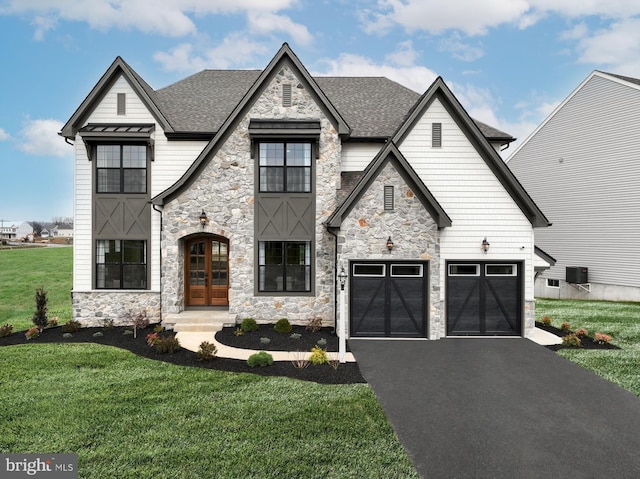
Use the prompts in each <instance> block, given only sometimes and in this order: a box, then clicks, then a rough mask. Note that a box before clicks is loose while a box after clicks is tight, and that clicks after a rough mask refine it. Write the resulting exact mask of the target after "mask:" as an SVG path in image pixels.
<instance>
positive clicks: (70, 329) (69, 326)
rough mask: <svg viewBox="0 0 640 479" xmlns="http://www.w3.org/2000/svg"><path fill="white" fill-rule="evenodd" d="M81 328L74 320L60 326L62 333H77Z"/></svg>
mask: <svg viewBox="0 0 640 479" xmlns="http://www.w3.org/2000/svg"><path fill="white" fill-rule="evenodd" d="M81 327H82V325H81V324H80V322H79V321H76V320H75V319H70V320H69V321H67V322H66V323H64V324H63V325H62V332H63V333H77V332H78V331H80V328H81Z"/></svg>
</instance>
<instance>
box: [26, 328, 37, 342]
mask: <svg viewBox="0 0 640 479" xmlns="http://www.w3.org/2000/svg"><path fill="white" fill-rule="evenodd" d="M24 335H25V336H26V338H27V339H33V338H37V337H38V336H40V328H38V327H37V326H33V327H32V328H29V329H27V332H26V333H24Z"/></svg>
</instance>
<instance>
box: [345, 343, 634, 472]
mask: <svg viewBox="0 0 640 479" xmlns="http://www.w3.org/2000/svg"><path fill="white" fill-rule="evenodd" d="M349 347H350V348H351V350H352V351H353V353H354V356H355V358H356V359H357V361H358V365H359V367H360V371H361V372H362V374H363V376H364V378H365V379H366V380H367V382H368V383H369V384H370V385H371V386H372V388H373V390H374V391H375V394H376V396H377V397H378V400H379V401H380V404H381V405H382V407H383V409H384V411H385V413H386V415H387V418H388V419H389V421H390V422H391V424H392V426H393V428H394V430H395V432H396V434H397V435H398V438H399V439H400V441H401V443H402V444H403V445H404V447H405V449H406V450H407V451H408V453H409V456H410V457H411V459H412V461H413V463H414V465H415V466H416V468H417V470H418V472H419V473H420V474H421V475H422V477H424V478H425V479H426V478H428V479H439V478H447V479H449V478H488V479H489V478H490V479H494V478H508V479H512V478H518V479H528V478H536V479H537V478H545V479H546V478H554V479H555V478H562V479H572V478H616V479H620V478H630V479H631V478H638V477H640V398H638V397H636V396H635V395H633V394H631V393H629V392H628V391H625V390H623V389H621V388H619V387H618V386H616V385H614V384H612V383H610V382H608V381H606V380H604V379H602V378H600V377H598V376H596V375H595V374H593V373H591V372H589V371H587V370H585V369H583V368H581V367H580V366H578V365H576V364H574V363H572V362H570V361H568V360H566V359H564V358H562V357H561V356H559V355H558V354H556V353H554V352H552V351H550V350H548V349H547V348H544V347H542V346H540V345H538V344H536V343H534V342H532V341H529V340H526V339H522V338H513V339H503V338H499V339H491V338H486V339H485V338H482V339H473V338H470V339H457V338H447V339H441V340H438V341H394V340H384V341H381V340H367V339H351V340H350V341H349Z"/></svg>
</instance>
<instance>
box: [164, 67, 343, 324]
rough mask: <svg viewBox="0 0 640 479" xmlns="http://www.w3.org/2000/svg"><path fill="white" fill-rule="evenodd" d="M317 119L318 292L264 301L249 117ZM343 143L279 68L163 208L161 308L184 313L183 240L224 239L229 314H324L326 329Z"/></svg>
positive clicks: (294, 318) (265, 317)
mask: <svg viewBox="0 0 640 479" xmlns="http://www.w3.org/2000/svg"><path fill="white" fill-rule="evenodd" d="M283 83H291V84H292V85H297V87H296V88H295V89H292V92H291V96H292V101H291V107H283V106H282V98H281V96H282V87H281V85H282V84H283ZM252 118H253V119H258V118H266V119H316V120H320V124H321V133H320V142H319V144H320V154H319V158H318V159H317V160H315V161H316V164H315V178H314V180H315V182H314V190H315V194H316V221H315V228H316V231H315V240H314V248H315V265H314V267H315V278H316V281H315V291H314V294H313V295H312V296H282V295H280V296H277V297H274V296H263V295H259V296H258V295H256V294H255V289H254V285H255V281H256V269H255V265H254V258H255V248H256V247H257V245H256V238H255V232H254V207H255V206H254V201H255V198H254V195H255V186H254V183H255V176H256V168H255V166H256V161H257V159H256V158H251V151H250V146H251V144H250V137H249V130H248V128H249V121H250V119H252ZM340 151H341V148H340V139H339V137H338V134H337V132H336V130H335V128H334V127H333V125H332V124H331V122H330V121H329V119H328V118H326V117H325V116H324V113H323V111H322V109H321V108H319V107H318V105H317V104H316V103H315V100H314V98H313V97H312V95H310V94H309V92H308V91H307V90H306V89H305V88H304V86H303V85H302V83H301V82H300V81H299V80H298V79H297V78H296V76H295V75H294V73H293V71H292V70H291V69H290V68H289V67H288V66H285V67H283V68H282V69H281V70H280V71H279V72H278V74H277V75H275V77H274V78H273V79H272V81H271V83H270V84H268V85H267V86H266V88H265V90H264V91H263V93H262V94H261V95H260V97H259V98H257V100H256V102H255V103H254V105H253V106H251V108H250V109H249V111H248V112H247V113H246V115H245V116H244V117H243V118H241V119H240V120H239V123H238V124H237V125H236V127H235V128H234V129H233V131H231V132H230V134H229V136H228V138H227V139H226V140H225V141H224V142H223V143H221V144H220V145H218V146H217V149H216V150H215V151H214V152H213V156H212V157H211V158H210V159H209V160H208V162H207V163H206V164H205V165H204V167H203V168H202V171H201V172H200V173H199V175H198V177H197V178H194V179H193V181H192V182H191V184H190V186H189V189H188V190H186V191H184V192H182V193H181V194H180V195H178V196H177V197H176V198H175V199H173V200H172V201H171V202H169V203H168V204H167V205H165V207H164V210H163V225H164V229H163V232H162V241H161V249H162V276H163V279H162V301H163V310H164V311H165V312H168V313H177V312H180V311H181V310H183V309H184V241H185V239H187V238H189V237H190V236H194V235H202V234H209V235H219V236H223V237H225V238H227V239H228V240H229V271H230V289H229V314H230V315H231V316H232V317H235V319H236V321H241V320H242V319H243V318H245V317H252V318H254V319H256V320H257V321H267V322H271V321H273V322H275V321H277V320H278V319H280V318H283V317H286V318H287V319H289V321H291V322H292V323H296V322H297V323H304V322H306V321H307V320H308V319H310V318H313V317H321V318H322V320H323V322H324V323H325V324H327V325H332V324H333V322H334V299H333V298H334V285H333V276H334V275H333V255H334V246H333V237H332V236H331V235H329V234H328V233H327V232H326V230H325V228H324V226H323V222H324V221H325V220H326V219H327V218H328V216H329V215H330V214H331V212H332V211H333V210H334V209H335V208H336V204H337V200H336V194H337V193H336V178H339V174H338V172H339V166H340ZM202 209H204V210H205V211H206V212H207V215H208V217H209V223H208V224H207V225H206V226H205V227H204V228H203V227H202V226H201V225H200V223H199V221H198V215H199V212H200V211H202Z"/></svg>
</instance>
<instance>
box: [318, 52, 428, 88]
mask: <svg viewBox="0 0 640 479" xmlns="http://www.w3.org/2000/svg"><path fill="white" fill-rule="evenodd" d="M321 62H322V63H323V64H325V65H326V66H327V68H326V69H325V71H323V72H315V73H312V74H313V75H319V76H322V75H330V76H365V77H366V76H384V77H387V78H389V79H391V80H393V81H396V82H398V83H400V84H401V85H404V86H406V87H407V88H411V89H412V90H414V91H416V92H418V93H423V92H424V91H425V90H426V89H427V88H428V87H429V85H431V83H433V81H434V80H435V79H436V77H437V76H438V75H436V73H434V72H433V71H432V70H429V69H428V68H426V67H423V66H419V65H405V66H392V65H384V64H382V65H381V64H377V63H375V62H374V61H373V60H371V59H370V58H366V57H363V56H359V55H352V54H348V53H343V54H341V55H340V56H339V57H338V58H337V59H336V60H332V59H324V60H322V61H321Z"/></svg>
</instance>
